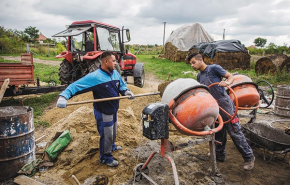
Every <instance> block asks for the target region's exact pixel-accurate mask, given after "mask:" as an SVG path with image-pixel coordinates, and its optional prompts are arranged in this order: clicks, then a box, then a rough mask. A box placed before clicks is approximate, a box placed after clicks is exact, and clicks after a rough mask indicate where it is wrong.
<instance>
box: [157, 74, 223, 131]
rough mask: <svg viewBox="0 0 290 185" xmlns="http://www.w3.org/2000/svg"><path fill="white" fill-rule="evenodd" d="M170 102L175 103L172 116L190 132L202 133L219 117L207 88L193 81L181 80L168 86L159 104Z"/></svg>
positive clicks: (215, 103)
mask: <svg viewBox="0 0 290 185" xmlns="http://www.w3.org/2000/svg"><path fill="white" fill-rule="evenodd" d="M172 101H174V102H175V103H174V104H175V105H174V106H173V107H172V113H173V115H174V116H175V117H176V119H177V120H178V121H179V122H180V123H181V124H182V125H183V126H184V127H186V128H187V129H189V130H192V131H204V130H205V128H206V127H211V126H212V125H213V123H214V121H215V120H216V119H217V117H218V115H219V106H218V104H217V102H216V100H215V99H214V98H213V97H212V96H211V94H210V93H209V90H208V88H207V87H206V86H204V85H201V84H199V83H198V82H197V81H196V80H194V79H184V78H181V79H177V80H175V81H173V82H171V83H170V84H168V86H167V87H166V89H165V91H164V93H163V96H162V99H161V102H163V103H167V104H170V103H171V102H172ZM171 121H172V120H171ZM173 125H174V126H175V127H176V125H175V124H173ZM176 128H177V130H179V131H180V132H181V133H183V134H186V135H189V134H188V133H186V132H184V130H181V129H179V128H178V127H176Z"/></svg>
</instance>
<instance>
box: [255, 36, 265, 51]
mask: <svg viewBox="0 0 290 185" xmlns="http://www.w3.org/2000/svg"><path fill="white" fill-rule="evenodd" d="M266 43H267V39H264V38H261V37H258V38H256V39H255V40H254V44H255V46H257V47H261V48H262V47H264V46H265V45H266Z"/></svg>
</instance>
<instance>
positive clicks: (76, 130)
mask: <svg viewBox="0 0 290 185" xmlns="http://www.w3.org/2000/svg"><path fill="white" fill-rule="evenodd" d="M160 82H161V81H158V80H156V79H154V77H153V76H152V75H147V78H146V82H145V84H146V85H145V87H144V88H142V89H141V88H138V87H135V86H133V85H131V84H128V87H129V88H130V89H131V91H133V92H134V93H135V94H140V93H146V92H154V91H156V89H157V86H158V84H159V83H160ZM89 99H92V94H91V93H86V94H83V95H78V96H76V97H74V98H72V99H71V100H69V102H75V101H84V100H89ZM156 101H160V97H159V96H157V95H155V96H147V97H139V98H136V99H135V100H127V99H125V100H121V101H120V109H119V111H118V135H117V145H121V146H122V147H123V150H122V151H117V152H114V157H115V158H116V159H118V161H119V162H120V165H119V167H117V168H109V167H107V166H105V165H102V164H100V163H98V157H99V148H98V147H99V144H98V141H99V135H98V132H97V129H96V123H95V119H94V115H93V109H92V105H91V104H85V105H77V106H69V107H67V108H65V109H59V108H56V107H53V108H51V109H50V110H47V111H46V113H45V115H44V116H43V117H42V119H43V120H44V121H47V122H49V123H50V124H51V126H50V127H49V128H48V129H46V130H41V129H40V130H39V131H36V133H35V137H36V138H38V137H41V136H42V135H47V136H48V137H46V138H45V139H43V140H42V142H43V141H49V140H50V139H51V138H52V137H53V136H54V134H55V133H56V132H58V131H64V130H65V129H68V130H69V131H70V133H71V136H72V138H73V140H72V141H71V143H70V144H69V145H68V147H67V148H66V149H65V150H64V151H63V152H62V153H61V154H60V155H59V156H58V159H57V161H56V162H55V166H54V167H51V168H50V169H49V170H48V171H47V172H46V173H42V174H40V173H37V174H36V176H35V177H34V178H36V179H37V180H38V181H40V182H43V183H45V184H76V182H75V181H74V180H73V179H72V178H71V176H72V175H75V176H76V177H77V178H78V179H79V181H80V182H81V183H83V182H84V181H85V180H86V179H87V178H89V177H91V176H94V175H100V174H102V175H106V176H107V177H108V178H109V182H110V183H109V184H122V183H123V184H150V182H148V181H147V180H142V181H140V182H136V183H133V182H132V181H133V169H134V167H135V166H136V165H137V164H139V163H144V162H145V161H146V159H147V158H148V156H149V155H150V154H151V153H152V152H153V151H158V150H159V149H160V141H150V140H148V139H147V138H145V137H143V136H142V130H141V129H142V123H141V118H140V115H141V112H142V110H143V109H144V107H145V106H146V105H147V104H149V103H153V102H156ZM265 116H266V114H265V115H264V114H258V119H257V120H259V119H265V118H263V117H265ZM270 117H271V119H275V118H273V116H270ZM266 119H268V118H266ZM244 121H246V120H244ZM196 138H197V137H195V136H192V137H190V136H185V135H181V134H180V133H179V132H177V131H176V130H175V128H174V127H173V126H170V137H169V140H170V141H171V142H172V143H173V144H180V143H186V142H188V141H190V140H194V139H196ZM253 149H254V154H255V156H256V161H255V167H254V169H253V170H252V171H250V172H246V171H244V170H243V159H242V157H241V155H240V154H239V152H238V151H237V149H236V148H235V146H234V144H233V142H232V141H231V139H230V138H229V139H228V143H227V149H226V150H227V157H226V161H225V162H223V163H220V162H218V163H217V166H218V169H219V173H220V174H221V176H213V175H211V173H210V171H211V163H210V159H209V156H208V153H209V145H208V143H205V144H201V145H196V146H194V147H189V148H185V149H183V150H179V151H174V152H171V153H169V155H170V156H171V157H172V158H173V159H174V162H175V164H176V168H177V171H178V176H179V181H180V184H261V185H262V184H273V185H274V184H290V176H289V174H290V164H289V162H290V159H289V156H286V158H285V159H283V155H278V156H277V157H275V158H274V159H273V160H272V161H271V162H270V163H268V162H267V160H269V157H270V154H271V152H266V154H267V155H266V161H265V160H264V159H263V149H261V148H253ZM148 168H149V175H150V176H151V177H152V178H153V179H154V180H156V182H157V183H158V184H174V179H173V174H172V168H171V166H170V163H169V162H168V161H167V160H165V159H164V158H162V157H160V156H158V155H156V157H154V158H153V159H152V160H151V162H150V163H149V166H148Z"/></svg>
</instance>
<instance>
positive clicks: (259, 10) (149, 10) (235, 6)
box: [0, 0, 290, 45]
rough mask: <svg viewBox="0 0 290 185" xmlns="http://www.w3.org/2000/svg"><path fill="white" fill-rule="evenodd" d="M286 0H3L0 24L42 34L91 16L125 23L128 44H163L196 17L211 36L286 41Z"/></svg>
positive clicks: (289, 20) (288, 20)
mask: <svg viewBox="0 0 290 185" xmlns="http://www.w3.org/2000/svg"><path fill="white" fill-rule="evenodd" d="M289 7H290V1H289V0H254V1H253V0H243V1H241V0H220V1H217V0H204V1H191V0H179V1H178V0H143V1H136V0H135V1H134V0H110V1H108V0H106V1H105V0H98V1H93V0H86V1H81V0H62V1H58V0H49V1H45V0H27V1H24V0H13V1H11V0H2V1H1V6H0V25H1V26H4V27H5V28H11V29H18V30H24V29H25V28H27V27H28V26H34V27H36V28H37V29H39V30H40V31H41V32H42V33H43V34H44V35H45V36H47V37H51V35H53V34H55V33H58V32H60V31H62V30H64V29H65V25H69V24H71V23H72V22H74V21H81V20H95V21H99V22H104V23H108V24H111V25H115V26H117V27H120V28H122V26H125V28H129V29H130V30H131V36H132V41H131V42H130V44H162V43H163V31H164V30H163V29H164V27H163V22H167V23H166V30H165V36H166V38H165V40H167V38H168V36H169V35H170V33H171V32H172V31H173V30H175V29H177V28H178V27H180V26H183V25H184V24H193V23H196V22H199V23H201V24H202V25H203V27H204V28H205V29H206V30H207V32H208V33H209V34H211V35H212V36H213V37H214V39H215V40H220V39H222V34H223V30H224V29H225V32H226V38H234V39H238V40H241V42H242V43H245V45H251V44H252V42H253V39H255V38H257V37H263V38H267V39H268V42H270V40H271V41H273V42H275V44H277V45H282V44H283V43H284V42H287V43H289V42H290V41H289V38H288V37H289V30H290V27H289V26H290V16H289V15H290V9H289Z"/></svg>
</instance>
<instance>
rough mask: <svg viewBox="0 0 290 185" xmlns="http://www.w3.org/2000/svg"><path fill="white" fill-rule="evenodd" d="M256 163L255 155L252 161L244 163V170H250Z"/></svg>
mask: <svg viewBox="0 0 290 185" xmlns="http://www.w3.org/2000/svg"><path fill="white" fill-rule="evenodd" d="M254 163H255V157H254V159H252V160H251V161H248V162H245V163H244V170H246V171H249V170H251V169H253V168H254Z"/></svg>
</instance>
